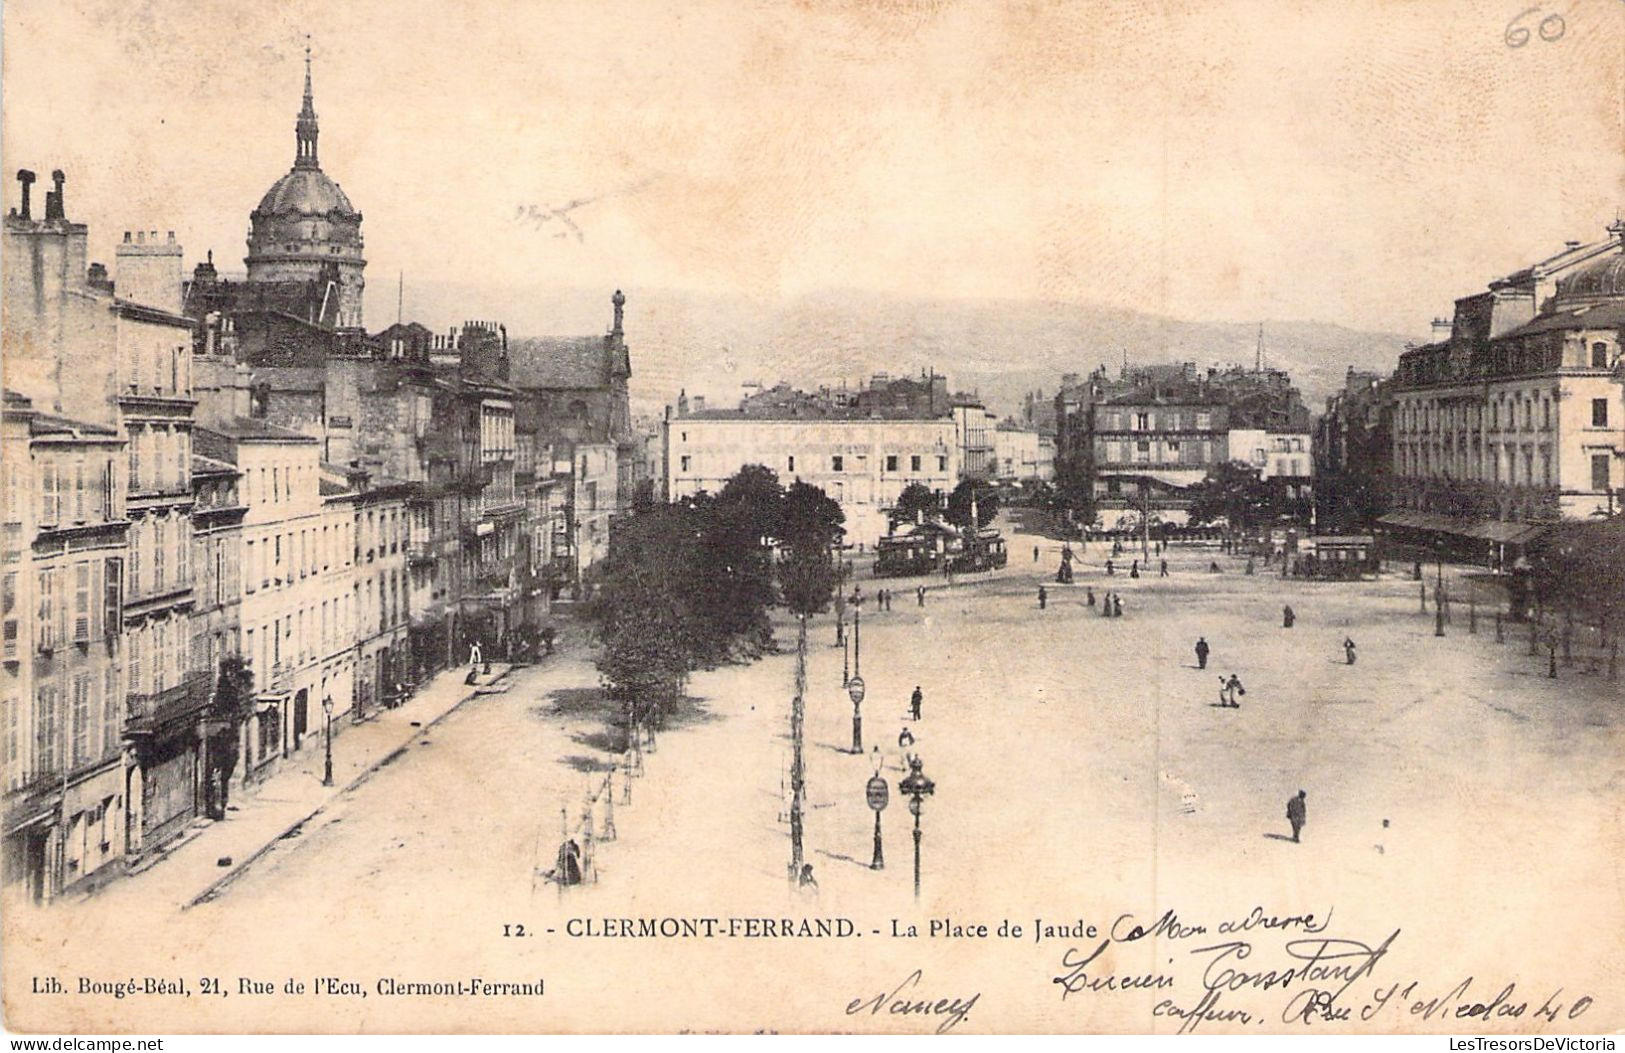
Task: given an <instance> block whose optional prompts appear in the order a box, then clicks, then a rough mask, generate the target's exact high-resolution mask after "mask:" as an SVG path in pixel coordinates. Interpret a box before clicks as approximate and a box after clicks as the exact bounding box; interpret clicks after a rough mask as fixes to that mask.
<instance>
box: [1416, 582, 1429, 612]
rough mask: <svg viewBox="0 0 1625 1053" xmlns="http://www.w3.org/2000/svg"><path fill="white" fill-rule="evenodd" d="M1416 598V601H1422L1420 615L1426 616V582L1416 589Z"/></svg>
mask: <svg viewBox="0 0 1625 1053" xmlns="http://www.w3.org/2000/svg"><path fill="white" fill-rule="evenodd" d="M1416 596H1417V599H1419V600H1421V601H1422V613H1423V614H1426V613H1427V612H1428V587H1427V583H1426V582H1423V583H1422V584H1421V585H1418V586H1417V587H1416Z"/></svg>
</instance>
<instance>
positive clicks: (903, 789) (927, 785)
mask: <svg viewBox="0 0 1625 1053" xmlns="http://www.w3.org/2000/svg"><path fill="white" fill-rule="evenodd" d="M924 763H925V762H924V761H922V760H920V758H919V757H917V756H916V757H910V758H909V759H908V775H906V776H905V777H904V778H903V779H901V780H900V781H899V782H898V783H897V789H898V792H900V793H901V794H903V796H905V797H907V798H908V812H909V814H910V815H912V816H913V817H914V898H915V899H919V898H920V805H921V804H922V803H923V802H924V801H925V799H926V798H927V797H930V796H931V795H932V794H933V793H935V792H936V790H937V784H936V783H934V782H932V781H931V780H930V779H929V778H927V777H926V774H925V772H924V771H922V770H921V768H922V767H924Z"/></svg>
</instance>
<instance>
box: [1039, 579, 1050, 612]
mask: <svg viewBox="0 0 1625 1053" xmlns="http://www.w3.org/2000/svg"><path fill="white" fill-rule="evenodd" d="M1048 603H1049V592H1048V591H1046V590H1045V588H1044V586H1042V585H1040V586H1038V609H1039V610H1043V609H1044V607H1045V605H1047V604H1048Z"/></svg>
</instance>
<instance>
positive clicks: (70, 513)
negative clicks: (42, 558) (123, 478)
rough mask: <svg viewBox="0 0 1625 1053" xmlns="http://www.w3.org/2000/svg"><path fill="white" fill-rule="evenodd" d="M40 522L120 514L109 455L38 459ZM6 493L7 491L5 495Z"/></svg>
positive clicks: (69, 522)
mask: <svg viewBox="0 0 1625 1053" xmlns="http://www.w3.org/2000/svg"><path fill="white" fill-rule="evenodd" d="M39 473H40V504H39V510H40V513H39V514H40V525H41V526H46V527H50V526H74V525H82V524H85V523H89V522H92V521H100V522H107V521H110V520H117V519H122V518H123V517H124V506H123V501H122V500H121V499H120V498H121V495H120V494H119V487H118V478H117V476H116V474H115V473H114V471H113V459H112V458H111V457H96V456H76V457H73V458H72V459H71V460H70V459H66V458H58V457H51V456H46V457H43V458H41V460H40V464H39ZM8 496H9V494H8Z"/></svg>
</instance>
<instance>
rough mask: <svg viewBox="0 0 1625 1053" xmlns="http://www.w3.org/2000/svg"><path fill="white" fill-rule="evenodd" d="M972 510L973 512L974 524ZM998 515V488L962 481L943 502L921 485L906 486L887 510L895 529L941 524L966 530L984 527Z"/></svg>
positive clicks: (980, 481)
mask: <svg viewBox="0 0 1625 1053" xmlns="http://www.w3.org/2000/svg"><path fill="white" fill-rule="evenodd" d="M972 509H974V510H975V515H974V519H975V522H974V523H973V522H972V518H973V516H972ZM998 514H999V491H998V488H997V487H995V486H994V485H993V484H992V483H989V482H987V481H985V480H979V479H965V480H963V481H961V482H960V484H959V485H958V486H956V487H954V489H953V492H951V493H950V494H949V495H948V500H947V501H946V502H944V501H943V500H942V499H941V498H940V497H938V496H937V493H936V492H935V491H933V490H930V489H927V488H926V487H925V486H924V485H923V484H921V483H909V484H908V485H907V486H905V487H904V488H903V492H902V493H901V494H899V495H898V496H897V504H896V505H895V506H894V507H893V508H892V509H891V521H892V525H893V526H894V527H895V526H896V525H898V524H899V523H913V522H917V521H919V520H926V521H929V522H933V523H935V522H938V521H939V520H945V521H947V522H948V523H950V524H952V525H954V526H956V527H959V528H960V529H961V530H969V529H972V528H973V527H984V526H987V525H988V524H989V523H991V522H993V519H994V517H995V516H997V515H998Z"/></svg>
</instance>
